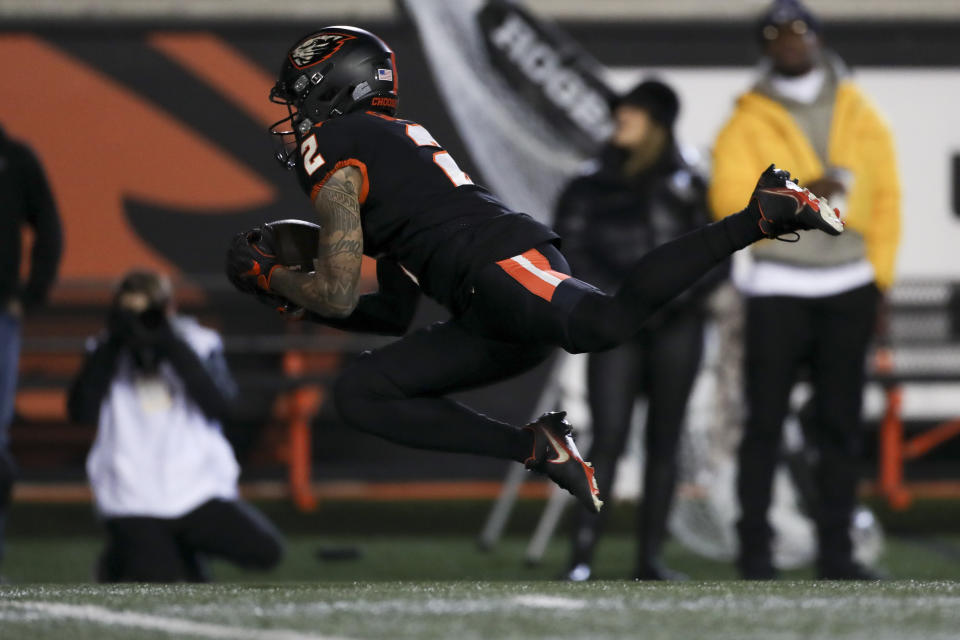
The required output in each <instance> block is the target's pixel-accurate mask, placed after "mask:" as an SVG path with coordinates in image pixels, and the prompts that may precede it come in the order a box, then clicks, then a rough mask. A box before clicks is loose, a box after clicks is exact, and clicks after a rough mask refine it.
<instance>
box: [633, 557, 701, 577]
mask: <svg viewBox="0 0 960 640" xmlns="http://www.w3.org/2000/svg"><path fill="white" fill-rule="evenodd" d="M633 579H634V580H689V579H690V576H688V575H687V574H685V573H681V572H679V571H674V570H673V569H671V568H669V567H667V566H665V565H664V564H663V563H662V562H660V561H659V560H653V561H650V562H648V563H646V564H644V565H643V566H641V567H640V568H639V569H637V572H636V573H634V574H633Z"/></svg>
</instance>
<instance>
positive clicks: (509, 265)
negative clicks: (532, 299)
mask: <svg viewBox="0 0 960 640" xmlns="http://www.w3.org/2000/svg"><path fill="white" fill-rule="evenodd" d="M497 264H498V265H499V266H500V268H501V269H503V270H504V271H506V272H507V275H508V276H510V277H511V278H513V279H514V280H516V281H517V282H519V283H520V284H521V285H522V286H523V288H524V289H526V290H527V291H529V292H530V293H532V294H534V295H536V296H539V297H541V298H543V299H544V300H546V301H547V302H549V301H551V300H553V293H554V291H556V289H557V285H559V284H560V283H561V282H563V281H564V280H566V279H567V278H569V277H570V276H568V275H567V274H565V273H560V272H559V271H554V270H553V269H551V268H550V261H549V260H547V259H546V257H544V255H543V254H542V253H540V252H539V251H537V250H536V249H530V250H529V251H525V252H523V253H522V254H520V255H519V256H513V257H512V258H507V259H506V260H500V261H499V262H497Z"/></svg>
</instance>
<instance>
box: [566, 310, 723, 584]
mask: <svg viewBox="0 0 960 640" xmlns="http://www.w3.org/2000/svg"><path fill="white" fill-rule="evenodd" d="M703 326H704V320H703V314H702V313H701V312H700V311H699V310H687V311H681V312H679V313H675V314H672V315H671V316H669V318H667V319H665V322H663V323H662V324H657V326H656V327H653V328H650V329H644V330H643V331H641V332H640V334H639V335H638V336H637V337H636V338H635V339H633V340H630V341H628V342H626V343H624V344H622V345H620V346H619V347H615V348H613V349H611V350H609V351H603V352H600V353H593V354H591V355H590V359H589V361H588V364H587V390H588V392H589V399H590V413H591V416H592V424H593V430H592V437H593V440H592V443H591V445H590V451H589V456H588V458H589V460H590V461H591V462H592V463H593V465H594V467H595V468H596V478H597V487H598V489H599V490H600V495H602V496H608V495H610V490H611V488H612V486H613V481H614V478H615V476H616V473H617V461H618V460H619V458H620V455H621V454H622V453H623V451H624V448H625V447H626V443H627V436H628V435H629V434H630V424H631V417H632V415H633V408H634V403H635V402H636V399H637V396H639V395H643V396H646V398H647V420H646V426H645V428H644V477H643V502H642V503H641V505H640V512H639V522H638V524H639V527H638V533H639V543H640V546H639V553H638V557H637V573H643V570H644V568H646V567H649V566H651V565H652V564H653V563H654V562H655V561H657V560H658V558H659V555H660V550H661V548H662V547H663V540H664V537H665V534H666V526H667V516H668V515H669V514H670V505H671V504H672V502H673V493H674V486H675V484H676V477H677V460H676V457H677V445H678V443H679V441H680V432H681V427H682V426H683V418H684V415H685V413H686V408H687V400H688V398H689V397H690V391H691V390H692V388H693V382H694V380H695V378H696V375H697V371H698V369H699V367H700V357H701V354H702V352H703ZM607 513H608V512H607V511H606V510H604V511H601V512H600V513H599V514H594V513H592V512H590V511H587V510H586V509H584V508H579V509H578V510H577V513H576V515H575V520H574V526H573V532H572V533H573V554H572V557H571V566H576V565H578V564H591V563H592V561H593V550H594V546H595V544H596V541H597V539H598V538H599V537H600V533H601V529H602V526H603V522H604V521H605V520H606V515H607Z"/></svg>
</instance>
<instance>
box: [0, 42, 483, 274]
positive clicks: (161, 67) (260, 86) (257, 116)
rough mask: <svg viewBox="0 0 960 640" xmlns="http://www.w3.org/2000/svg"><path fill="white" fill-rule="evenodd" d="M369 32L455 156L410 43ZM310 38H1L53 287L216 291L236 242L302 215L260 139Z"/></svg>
mask: <svg viewBox="0 0 960 640" xmlns="http://www.w3.org/2000/svg"><path fill="white" fill-rule="evenodd" d="M369 28H371V29H375V30H376V31H377V32H378V33H380V34H381V35H383V37H385V38H387V39H388V41H389V42H390V43H391V46H393V48H394V49H395V50H396V51H397V53H398V58H399V64H400V65H401V69H402V70H403V71H404V76H405V89H406V93H407V95H406V96H404V97H403V98H402V100H401V109H402V110H403V113H404V115H405V116H406V117H410V118H416V119H422V120H428V121H430V122H431V123H433V124H432V125H431V126H432V130H434V131H436V132H437V135H442V136H443V138H444V139H445V144H447V145H448V147H453V148H454V149H456V148H457V146H458V144H459V143H458V142H457V138H456V134H455V133H454V132H453V131H452V127H451V125H450V123H449V122H448V121H447V119H446V116H445V114H444V111H443V108H442V107H441V106H440V104H439V102H438V100H437V98H436V92H435V91H434V90H433V89H432V84H431V80H430V77H429V74H428V73H427V72H426V70H425V65H424V64H423V61H422V58H421V54H420V53H419V47H418V46H417V44H416V40H415V35H414V34H413V33H412V31H411V30H410V29H399V28H398V27H396V26H389V25H381V26H377V25H369ZM306 30H308V27H303V26H297V27H292V26H291V27H271V28H255V27H253V26H243V27H239V26H227V27H220V28H217V27H212V28H182V27H181V28H176V29H145V28H143V27H141V26H130V25H126V26H119V25H118V26H113V25H102V26H90V25H84V24H80V25H75V26H73V27H67V26H62V25H58V26H56V27H48V28H43V27H39V28H36V29H29V30H28V29H24V30H22V31H6V32H0V60H3V64H2V65H0V86H2V87H3V91H2V92H0V126H2V127H3V128H4V129H5V130H6V132H7V134H8V135H9V136H10V137H12V138H16V139H20V140H23V141H25V142H26V143H27V144H29V145H30V146H31V147H32V148H33V149H34V150H35V151H36V153H37V155H38V156H39V157H40V159H41V162H42V163H43V165H44V167H45V169H46V172H47V174H48V177H49V179H50V182H51V185H52V188H53V191H54V195H55V198H56V201H57V203H58V205H59V209H60V214H61V217H62V219H63V224H64V232H65V241H66V244H65V252H64V256H63V264H62V267H61V272H60V278H61V281H63V280H71V279H96V280H103V279H107V280H110V279H113V278H116V277H117V276H118V275H119V274H121V273H123V272H125V271H126V270H128V269H129V268H132V267H149V268H156V269H160V270H162V271H165V272H167V273H171V274H173V275H177V276H184V277H186V278H187V279H189V278H190V276H206V278H204V281H206V282H211V281H212V282H216V281H217V279H216V277H215V276H216V275H218V274H221V273H222V270H223V256H224V251H225V249H226V245H227V243H228V241H229V239H230V237H231V236H232V235H233V234H234V233H236V232H238V231H240V230H243V229H246V228H249V227H251V226H253V225H255V224H258V223H261V222H265V221H269V220H276V219H281V218H297V217H300V218H304V219H310V217H311V216H312V210H311V207H310V203H309V200H308V199H307V198H306V197H305V196H304V195H303V194H302V193H301V192H300V190H299V188H298V186H297V184H296V180H295V178H294V175H293V174H292V173H290V172H287V171H285V170H284V169H283V168H282V167H280V165H279V164H278V163H277V162H276V161H275V160H274V157H273V156H274V148H273V141H272V140H271V136H270V135H269V134H268V133H267V127H268V125H269V124H271V123H272V122H274V121H276V120H278V119H280V118H282V117H285V116H286V115H287V113H286V109H285V107H283V106H280V105H276V104H272V103H270V102H269V100H268V99H267V95H268V92H269V90H270V87H271V86H272V85H273V83H274V82H275V77H274V75H275V72H276V70H278V69H279V67H280V63H281V62H282V60H283V56H284V54H285V52H286V50H287V48H288V47H289V46H290V44H291V43H293V42H294V41H295V40H296V39H297V38H298V37H299V36H301V35H302V33H303V32H304V31H306ZM459 156H460V157H463V158H464V162H466V163H467V164H469V161H468V159H467V157H466V156H465V154H463V153H460V154H459ZM211 276H214V277H211ZM223 284H224V286H226V281H225V280H224V281H223Z"/></svg>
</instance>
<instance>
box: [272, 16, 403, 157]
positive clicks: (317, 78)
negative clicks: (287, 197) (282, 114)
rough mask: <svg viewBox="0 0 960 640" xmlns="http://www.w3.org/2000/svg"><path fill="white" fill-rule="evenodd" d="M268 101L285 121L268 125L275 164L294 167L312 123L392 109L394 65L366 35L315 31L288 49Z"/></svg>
mask: <svg viewBox="0 0 960 640" xmlns="http://www.w3.org/2000/svg"><path fill="white" fill-rule="evenodd" d="M270 100H271V101H272V102H275V103H277V104H282V105H285V106H286V107H287V113H288V115H287V117H286V118H282V119H281V120H278V121H277V122H275V123H273V125H271V126H270V132H271V133H272V134H274V135H275V136H277V142H278V144H277V153H276V157H277V160H279V161H280V163H281V164H283V166H285V167H287V168H288V169H289V168H293V167H294V166H295V164H296V159H297V157H298V155H297V153H296V150H297V144H299V142H300V139H301V138H302V137H303V136H305V135H306V134H307V132H308V131H310V129H311V128H312V127H314V126H315V125H316V124H318V123H320V122H323V121H325V120H329V119H330V118H336V117H339V116H342V115H345V114H348V113H351V112H354V111H361V110H375V111H378V112H380V113H384V114H386V115H389V116H392V115H394V114H395V113H396V111H397V67H396V64H395V62H394V55H393V51H392V50H391V49H390V47H388V46H387V45H386V43H385V42H384V41H383V40H381V39H380V38H378V37H377V36H375V35H373V34H372V33H370V32H369V31H364V30H363V29H358V28H356V27H348V26H334V27H326V28H324V29H320V30H319V31H314V32H313V33H309V34H307V35H305V36H303V37H301V38H300V39H299V40H297V42H296V43H295V44H294V45H293V46H292V47H291V48H290V49H289V51H288V52H287V55H286V56H284V58H283V65H282V66H281V68H280V73H279V75H278V77H277V82H276V84H275V85H274V86H273V88H272V89H271V90H270Z"/></svg>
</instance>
